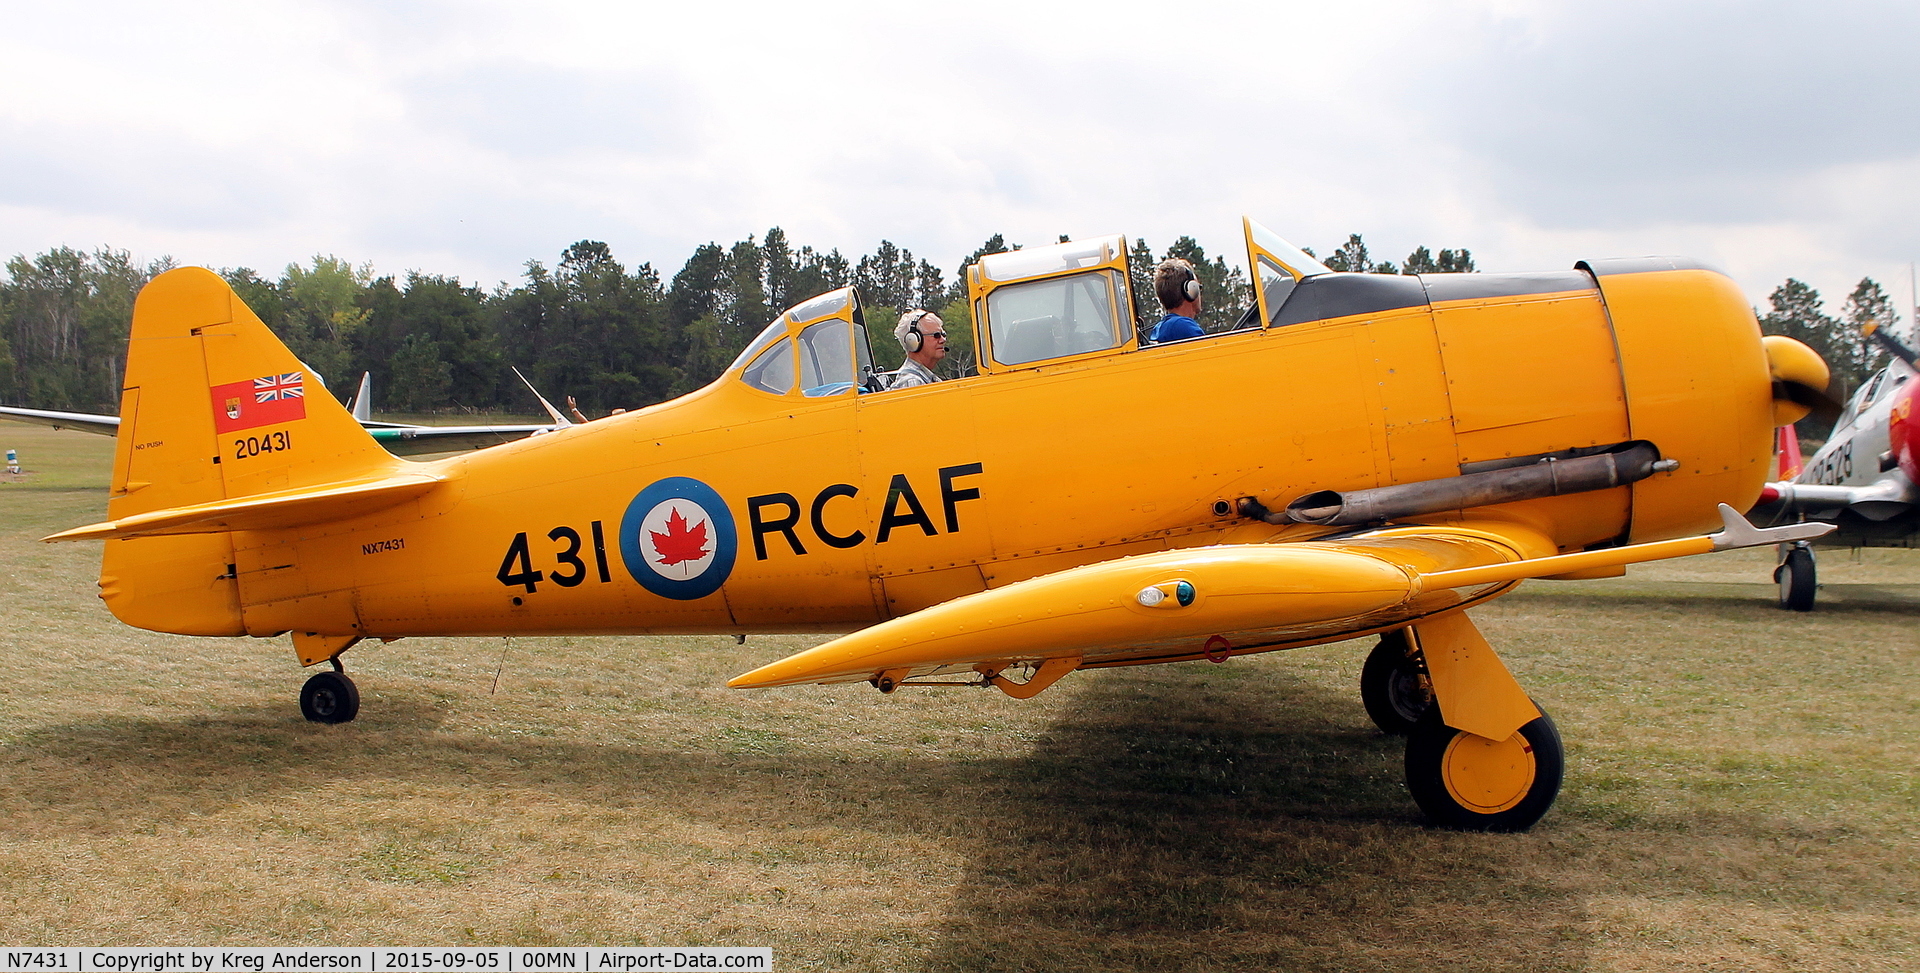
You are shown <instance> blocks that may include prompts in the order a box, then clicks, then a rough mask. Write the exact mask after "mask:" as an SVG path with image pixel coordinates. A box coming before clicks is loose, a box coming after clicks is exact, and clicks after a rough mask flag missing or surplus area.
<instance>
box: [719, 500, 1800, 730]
mask: <svg viewBox="0 0 1920 973" xmlns="http://www.w3.org/2000/svg"><path fill="white" fill-rule="evenodd" d="M1721 514H1722V518H1723V520H1724V521H1725V523H1726V529H1725V530H1723V531H1721V532H1720V533H1716V534H1711V535H1705V536H1699V537H1689V538H1682V539H1678V540H1668V541H1656V542H1654V543H1650V544H1638V545H1633V546H1629V547H1619V548H1609V549H1605V550H1598V551H1587V552H1582V553H1577V554H1566V555H1556V554H1555V553H1554V547H1553V544H1552V542H1551V541H1550V540H1548V538H1547V537H1546V536H1545V535H1543V534H1541V533H1539V532H1538V531H1535V530H1533V529H1531V528H1528V527H1525V526H1522V525H1519V524H1515V523H1508V522H1500V521H1481V522H1473V523H1468V524H1464V525H1459V526H1427V525H1422V526H1408V527H1390V528H1384V529H1380V530H1374V531H1368V532H1362V533H1357V534H1347V535H1342V536H1340V537H1339V538H1338V539H1330V540H1315V541H1304V542H1293V543H1274V544H1241V545H1228V546H1220V547H1203V548H1195V549H1189V550H1179V551H1164V552H1159V553H1154V554H1143V555H1140V556H1137V557H1128V558H1120V559H1117V560H1113V561H1104V562H1101V563H1098V564H1090V565H1086V566H1083V567H1078V568H1073V569H1070V570H1066V571H1061V572H1058V573H1055V574H1049V575H1044V576H1041V577H1038V578H1032V579H1029V580H1026V581H1021V582H1017V583H1015V584H1010V585H1007V586H1006V587H1003V588H995V589H993V590H990V591H983V592H980V593H978V594H973V595H968V596H965V597H962V598H956V599H954V600H953V601H950V602H946V603H944V604H940V605H936V606H934V607H932V608H928V609H925V610H923V611H919V612H915V613H913V614H911V615H905V616H902V617H900V618H896V619H893V620H891V621H887V622H882V623H880V624H878V625H875V626H873V627H871V628H867V629H864V630H862V631H859V632H855V633H853V634H851V635H845V636H842V637H840V638H837V639H834V640H833V641H831V642H828V643H826V644H824V645H820V646H817V647H815V648H812V649H809V650H807V651H805V652H801V653H798V654H796V655H793V656H790V657H788V658H786V659H782V660H780V661H779V662H775V663H773V664H771V665H767V666H762V667H761V668H759V669H755V670H754V671H752V672H749V673H746V674H745V675H742V676H738V677H736V678H735V679H733V680H732V681H731V682H730V683H729V685H731V686H734V687H736V688H759V687H766V686H786V685H794V684H798V683H830V682H850V681H856V680H873V681H875V682H876V684H881V685H883V686H887V687H889V688H890V686H891V685H894V684H898V683H900V682H902V681H904V680H907V679H910V678H925V677H928V676H937V675H940V674H943V673H950V672H956V671H972V672H978V673H981V674H984V675H986V676H987V677H988V678H989V679H990V680H993V681H994V682H995V684H996V685H1001V687H1002V688H1003V689H1011V688H1017V687H1018V685H1019V684H1014V683H1011V682H1005V681H1003V680H1000V679H998V678H996V677H997V674H998V673H999V672H1000V671H1001V670H1003V669H1007V668H1009V667H1013V666H1019V665H1030V666H1040V667H1041V672H1040V674H1039V675H1038V676H1036V677H1035V682H1038V683H1040V685H1038V686H1035V687H1034V688H1033V689H1032V692H1038V691H1039V690H1040V689H1042V688H1045V685H1046V684H1047V683H1050V682H1052V681H1053V680H1054V679H1057V678H1059V676H1061V675H1065V674H1066V673H1067V672H1070V671H1072V670H1073V669H1076V668H1090V667H1098V666H1116V665H1137V664H1142V663H1153V662H1174V661H1179V660H1185V659H1199V658H1209V657H1211V658H1217V659H1223V658H1225V657H1226V656H1228V655H1238V654H1243V653H1248V652H1260V651H1268V650H1272V649H1285V648H1293V647H1297V646H1304V645H1315V644H1319V643H1323V642H1333V641H1338V640H1341V639H1347V638H1353V637H1356V636H1360V635H1365V634H1368V633H1371V632H1378V631H1383V630H1386V629H1392V628H1399V627H1403V626H1406V625H1409V624H1412V623H1414V622H1416V621H1419V620H1421V619H1423V618H1430V617H1432V616H1436V615H1443V614H1447V613H1450V612H1455V611H1458V610H1459V609H1462V608H1465V607H1467V606H1469V605H1472V604H1474V603H1477V602H1480V601H1484V600H1486V599H1488V598H1492V597H1494V596H1496V595H1499V594H1501V593H1503V592H1505V591H1506V590H1508V589H1509V588H1511V587H1512V586H1513V585H1514V584H1515V583H1517V582H1518V581H1519V580H1521V579H1523V578H1534V577H1544V576H1547V575H1563V574H1568V573H1572V572H1578V571H1590V570H1595V569H1602V568H1608V567H1616V566H1620V565H1625V564H1633V563H1637V562H1641V561H1651V560H1659V559H1662V558H1670V557H1682V556H1685V555H1689V554H1704V553H1706V552H1708V551H1713V550H1723V549H1727V548H1732V547H1750V546H1755V545H1757V544H1773V543H1781V542H1783V541H1787V540H1793V539H1798V538H1799V537H1800V536H1801V535H1803V534H1806V533H1808V532H1810V531H1811V532H1814V533H1824V532H1825V531H1824V530H1823V529H1822V528H1823V526H1824V525H1794V526H1793V527H1787V528H1774V529H1772V530H1759V529H1757V528H1754V527H1752V526H1751V525H1749V524H1748V523H1747V522H1746V520H1745V519H1743V518H1742V517H1741V516H1740V515H1739V514H1738V513H1735V512H1734V511H1733V510H1732V508H1730V507H1726V506H1724V505H1723V506H1722V507H1721ZM1781 531H1787V532H1791V533H1792V534H1793V536H1791V537H1789V536H1788V535H1787V534H1783V533H1779V532H1781ZM1024 695H1031V693H1025V694H1024Z"/></svg>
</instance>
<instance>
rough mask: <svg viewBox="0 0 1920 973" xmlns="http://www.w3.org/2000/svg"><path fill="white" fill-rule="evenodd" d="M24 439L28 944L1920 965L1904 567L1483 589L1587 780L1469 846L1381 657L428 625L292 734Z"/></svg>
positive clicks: (1615, 966) (9, 861) (9, 727)
mask: <svg viewBox="0 0 1920 973" xmlns="http://www.w3.org/2000/svg"><path fill="white" fill-rule="evenodd" d="M36 437H37V438H36ZM0 438H10V439H12V440H13V441H14V442H15V443H17V444H22V445H19V447H18V448H20V449H21V450H22V453H23V458H24V459H25V460H26V465H28V466H29V468H33V467H34V466H35V463H36V462H41V464H42V466H43V468H46V469H48V470H49V475H48V476H47V477H46V478H45V479H43V480H40V481H39V482H38V484H36V483H34V482H32V481H30V482H29V483H28V484H0V565H4V567H0V617H4V619H5V620H6V622H7V623H8V625H9V628H10V630H11V631H12V632H13V633H14V639H13V642H12V645H11V647H10V651H7V652H5V653H0V789H3V790H0V793H4V794H5V795H6V800H5V803H4V805H0V807H4V811H0V814H4V818H3V819H0V820H4V826H3V827H0V941H6V942H10V943H16V944H25V943H50V944H69V945H71V944H82V943H85V944H96V943H97V944H161V943H196V944H282V943H305V942H324V943H337V944H403V943H404V944H438V943H567V944H575V943H589V942H593V943H601V942H604V943H647V944H710V943H726V944H738V945H771V946H773V947H774V948H775V951H776V952H775V955H776V957H777V962H778V963H779V964H780V965H781V967H782V968H784V969H856V970H868V969H870V970H895V969H899V970H994V971H1001V970H1057V969H1058V970H1065V969H1099V970H1108V969H1134V968H1146V969H1156V970H1164V969H1172V970H1180V969H1192V970H1211V969H1263V970H1267V969H1280V970H1327V971H1332V970H1405V969H1412V968H1417V967H1423V966H1436V965H1437V966H1441V967H1444V968H1460V969H1472V970H1527V971H1535V970H1846V971H1864V970H1910V969H1914V968H1916V967H1920V909H1916V902H1915V896H1916V892H1915V888H1916V886H1920V881H1916V874H1915V866H1914V862H1915V861H1916V859H1917V858H1920V800H1916V798H1917V797H1920V791H1916V786H1915V782H1914V777H1913V773H1914V768H1915V766H1916V764H1917V763H1920V760H1916V756H1917V755H1916V743H1917V742H1920V718H1916V717H1917V716H1920V713H1916V708H1917V706H1916V703H1915V699H1916V698H1920V693H1917V692H1916V690H1920V671H1917V669H1920V667H1917V666H1916V662H1920V659H1916V655H1920V645H1916V635H1915V631H1914V617H1915V612H1916V609H1920V555H1911V554H1908V553H1907V552H1868V554H1867V555H1866V556H1865V557H1864V558H1863V559H1862V561H1861V563H1860V564H1859V565H1852V564H1850V563H1848V560H1849V559H1848V558H1847V556H1846V555H1844V554H1841V555H1839V556H1833V555H1829V556H1827V557H1826V558H1825V561H1824V562H1823V568H1825V569H1826V573H1825V577H1826V579H1827V580H1828V581H1829V582H1832V583H1830V584H1829V586H1828V588H1827V589H1826V590H1825V591H1823V592H1822V596H1821V597H1822V610H1820V611H1818V612H1815V613H1814V614H1812V615H1810V616H1795V615H1788V614H1786V613H1782V612H1779V611H1777V610H1776V609H1774V608H1773V607H1772V605H1771V598H1772V589H1771V586H1769V585H1767V584H1766V583H1765V582H1766V572H1767V569H1768V568H1769V567H1770V566H1771V561H1770V560H1769V558H1768V556H1767V555H1766V554H1765V553H1764V552H1762V553H1761V554H1757V555H1755V554H1735V555H1723V556H1720V559H1719V560H1712V559H1697V560H1694V561H1688V562H1676V563H1672V564H1667V565H1659V566H1653V567H1649V568H1646V569H1639V570H1637V571H1636V574H1635V575H1633V576H1632V577H1629V578H1627V579H1624V580H1622V581H1612V582H1580V583H1567V584H1550V583H1541V584H1535V585H1531V586H1529V587H1528V588H1527V589H1525V590H1524V591H1522V592H1521V593H1519V594H1517V595H1515V596H1512V597H1510V598H1507V599H1505V600H1503V601H1501V602H1499V603H1497V604H1495V605H1493V606H1489V607H1488V608H1486V609H1483V610H1481V611H1480V612H1478V613H1477V614H1478V617H1480V618H1481V620H1482V623H1483V626H1484V628H1485V629H1486V630H1487V631H1488V634H1489V636H1490V637H1491V638H1493V640H1494V641H1495V643H1496V644H1497V645H1499V646H1501V647H1502V649H1503V651H1504V652H1505V654H1506V656H1507V658H1508V660H1509V661H1510V663H1511V664H1512V666H1513V668H1514V669H1515V670H1516V672H1517V673H1518V674H1519V675H1520V677H1521V680H1522V681H1523V682H1524V683H1526V684H1527V685H1528V686H1529V688H1530V689H1531V690H1532V691H1533V692H1534V693H1535V695H1536V696H1538V697H1539V698H1540V699H1541V700H1542V702H1543V703H1545V704H1546V705H1547V706H1548V707H1549V708H1550V709H1552V710H1553V712H1554V714H1555V716H1556V718H1557V719H1558V721H1559V723H1560V726H1561V729H1562V732H1563V733H1564V734H1565V736H1566V737H1567V740H1568V746H1569V769H1568V775H1567V787H1566V790H1565V792H1564V793H1563V795H1562V797H1561V801H1560V804H1559V806H1558V807H1557V808H1555V810H1554V811H1553V812H1551V813H1550V814H1549V815H1548V817H1547V818H1546V820H1545V821H1543V822H1542V823H1541V825H1540V826H1539V827H1537V828H1536V829H1535V830H1534V831H1533V832H1532V833H1530V834H1526V835H1519V836H1488V835H1464V834H1454V833H1449V832H1441V831H1432V830H1428V829H1427V828H1424V827H1422V826H1421V824H1420V823H1419V820H1418V818H1417V814H1416V812H1415V810H1414V808H1413V806H1412V804H1411V801H1410V800H1409V799H1408V798H1407V796H1406V793H1405V790H1404V788H1403V787H1402V785H1401V783H1400V770H1399V762H1400V750H1399V746H1398V744H1397V743H1396V742H1394V741H1391V740H1388V739H1385V738H1383V737H1381V736H1380V735H1379V734H1377V733H1376V732H1375V731H1373V730H1372V728H1371V726H1370V725H1369V724H1368V723H1367V720H1366V717H1365V715H1364V714H1363V713H1362V711H1361V709H1360V706H1359V703H1358V700H1357V699H1356V698H1355V694H1354V685H1355V683H1356V681H1357V678H1358V667H1359V662H1360V660H1361V658H1362V657H1363V655H1364V653H1365V650H1366V646H1365V645H1364V644H1362V643H1351V644H1346V645H1340V646H1330V647H1325V648H1320V649H1309V650H1304V651H1301V652H1296V653H1291V654H1283V655H1271V656H1265V657H1259V658H1253V659H1242V660H1235V661H1234V662H1232V663H1229V664H1227V665H1222V666H1211V665H1208V664H1205V663H1200V664H1194V665H1182V666H1161V667H1151V668H1144V669H1137V670H1127V671H1109V672H1093V673H1085V674H1081V675H1077V676H1074V677H1072V678H1069V679H1068V680H1066V681H1064V682H1062V683H1061V684H1060V686H1058V687H1056V688H1054V689H1052V690H1050V691H1048V692H1047V693H1045V694H1044V695H1042V696H1040V697H1039V698H1038V699H1035V700H1033V701H1031V702H1027V703H1020V702H1016V701H1013V700H1010V699H1005V698H1003V697H1001V696H999V695H998V694H988V693H982V692H971V691H948V692H931V691H924V690H923V691H919V692H917V693H916V692H908V691H902V692H901V693H898V694H896V695H894V696H890V697H889V696H881V695H880V694H878V693H875V692H873V691H872V690H870V689H867V688H865V687H859V688H850V687H841V688H834V689H819V688H811V689H790V690H780V691H772V692H759V693H742V692H735V691H730V690H726V689H723V688H719V687H720V686H721V684H722V682H723V681H724V679H725V678H726V677H727V676H730V675H733V674H736V673H738V672H742V671H745V670H746V669H749V668H752V667H753V666H755V665H758V664H760V663H763V662H766V661H769V660H771V659H773V658H776V657H778V656H780V655H782V654H784V653H786V652H789V651H791V650H793V649H796V648H799V647H801V646H803V645H805V644H808V640H805V639H800V638H794V639H778V638H754V639H750V640H748V642H747V644H746V645H744V646H738V645H735V644H733V640H732V639H731V638H723V637H716V638H659V639H638V638H636V639H598V638H578V639H538V640H534V639H528V640H516V641H515V642H513V643H512V644H511V646H507V645H506V644H505V643H503V642H502V641H501V640H498V639H495V640H437V639H421V640H408V641H403V642H399V643H396V644H393V645H390V646H363V647H360V648H356V649H355V650H354V651H353V652H352V653H350V654H349V660H350V667H351V669H352V671H353V672H354V674H355V676H356V678H357V679H358V681H359V683H360V685H361V687H362V690H363V692H364V695H365V701H364V708H363V711H362V716H361V719H360V720H359V721H357V722H355V723H353V724H349V725H345V726H339V727H321V726H314V725H309V724H307V723H305V722H304V721H302V720H301V719H300V716H299V713H298V710H297V708H296V706H295V704H294V699H293V697H294V693H295V691H296V690H297V689H298V686H299V683H300V681H301V679H302V678H303V677H304V675H305V673H303V672H301V671H299V670H298V668H297V666H296V665H295V663H294V661H293V656H292V652H291V650H290V649H289V648H288V647H287V646H286V645H285V644H284V640H249V639H231V640H227V639H188V638H175V637H169V636H161V635H155V634H152V633H146V632H140V631H135V630H131V629H127V628H124V627H122V626H120V625H119V624H118V623H117V622H115V621H114V620H112V619H111V618H110V617H109V616H107V615H106V613H105V612H104V611H103V610H102V609H101V608H100V606H99V603H98V601H97V600H96V599H94V598H93V594H92V593H93V585H92V579H93V573H94V570H95V565H94V560H93V559H94V558H95V557H97V545H63V546H47V545H41V544H38V543H36V542H35V540H34V539H35V538H37V537H39V536H41V535H43V534H45V533H48V532H51V531H53V530H56V529H59V528H62V527H67V526H72V525H74V524H79V523H84V522H90V521H93V520H96V519H98V517H99V515H100V513H101V508H102V506H103V498H102V496H101V494H100V493H99V492H98V489H97V488H98V486H99V484H100V483H101V482H103V481H104V478H105V472H104V463H105V462H106V459H105V458H106V457H107V456H108V455H109V452H108V451H109V449H110V444H108V443H107V442H106V441H105V440H96V439H93V438H91V437H85V436H80V435H76V434H72V433H52V432H50V431H49V432H44V433H42V432H40V431H38V430H28V431H27V433H25V434H23V435H16V436H11V437H0ZM30 440H31V441H30ZM56 454H58V455H59V456H60V457H64V458H61V459H59V460H58V461H57V462H56V461H55V457H56ZM39 457H46V459H45V461H42V460H40V459H39ZM63 463H64V464H67V465H66V466H65V467H62V464H63ZM89 464H91V465H89ZM56 467H60V468H64V469H67V470H68V472H67V473H62V474H61V476H62V477H64V478H65V479H62V480H56V479H55V478H54V477H53V476H52V475H51V471H52V469H54V468H56ZM87 470H93V471H94V472H93V473H88V472H87ZM89 476H92V477H93V479H92V480H89V479H88V477H89ZM43 487H46V488H43ZM75 487H87V489H74V488H75ZM1850 572H1851V573H1850ZM503 650H504V660H505V661H504V666H502V665H501V662H502V657H503ZM496 670H499V671H500V676H499V683H498V689H497V690H494V689H493V685H494V680H495V672H496Z"/></svg>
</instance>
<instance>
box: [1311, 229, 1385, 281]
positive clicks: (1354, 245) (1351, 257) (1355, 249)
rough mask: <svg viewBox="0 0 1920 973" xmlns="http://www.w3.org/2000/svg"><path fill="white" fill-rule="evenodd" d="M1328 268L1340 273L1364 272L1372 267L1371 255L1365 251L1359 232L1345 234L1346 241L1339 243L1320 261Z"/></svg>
mask: <svg viewBox="0 0 1920 973" xmlns="http://www.w3.org/2000/svg"><path fill="white" fill-rule="evenodd" d="M1320 262H1321V263H1323V264H1326V265H1327V268H1328V269H1329V270H1336V271H1340V272H1342V273H1352V274H1364V273H1366V272H1368V271H1370V270H1372V269H1373V257H1372V255H1370V254H1369V253H1367V243H1366V241H1365V240H1362V239H1360V234H1358V233H1349V234H1347V242H1345V243H1343V244H1341V245H1340V246H1339V247H1338V248H1337V249H1335V250H1334V251H1333V252H1332V253H1330V254H1328V255H1327V259H1325V260H1322V261H1320Z"/></svg>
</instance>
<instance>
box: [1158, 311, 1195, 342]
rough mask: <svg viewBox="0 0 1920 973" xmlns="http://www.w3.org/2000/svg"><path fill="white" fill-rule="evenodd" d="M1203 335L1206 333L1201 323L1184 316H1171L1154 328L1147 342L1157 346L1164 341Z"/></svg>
mask: <svg viewBox="0 0 1920 973" xmlns="http://www.w3.org/2000/svg"><path fill="white" fill-rule="evenodd" d="M1203 334H1206V332H1205V331H1202V330H1200V322H1198V321H1195V320H1194V319H1192V318H1190V317H1187V316H1186V315H1184V314H1169V315H1167V316H1166V317H1164V318H1161V319H1160V323H1159V324H1156V325H1154V326H1153V333H1152V334H1151V335H1148V336H1147V340H1148V341H1151V342H1153V343H1154V344H1156V345H1157V344H1159V343H1160V342H1163V341H1179V340H1180V339H1181V338H1198V337H1200V336H1201V335H1203Z"/></svg>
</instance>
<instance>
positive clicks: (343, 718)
mask: <svg viewBox="0 0 1920 973" xmlns="http://www.w3.org/2000/svg"><path fill="white" fill-rule="evenodd" d="M300 714H301V715H302V716H305V717H306V718H307V719H308V720H310V721H312V722H314V723H345V722H347V721H348V720H351V719H353V718H354V717H355V716H358V715H359V714H360V690H359V688H358V687H356V686H354V684H353V680H351V679H348V678H347V674H346V673H344V672H337V671H336V672H320V673H315V674H314V677H313V678H312V679H309V680H307V684H306V685H305V686H302V687H300Z"/></svg>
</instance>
